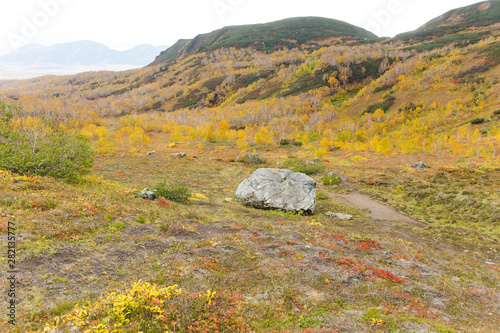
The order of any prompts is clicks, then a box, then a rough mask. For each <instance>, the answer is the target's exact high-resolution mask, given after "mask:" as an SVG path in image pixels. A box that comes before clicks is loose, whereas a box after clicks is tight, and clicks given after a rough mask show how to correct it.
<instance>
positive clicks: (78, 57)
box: [0, 40, 165, 66]
mask: <svg viewBox="0 0 500 333" xmlns="http://www.w3.org/2000/svg"><path fill="white" fill-rule="evenodd" d="M164 48H165V46H153V45H149V44H142V45H137V46H135V47H133V48H131V49H128V50H125V51H118V50H113V49H111V48H110V47H108V46H106V45H104V44H101V43H97V42H94V41H90V40H83V41H76V42H69V43H58V44H54V45H51V46H43V45H40V44H28V45H26V46H24V47H22V48H20V49H18V50H17V51H14V52H12V53H10V54H7V55H3V56H0V63H1V64H16V65H21V66H33V65H35V64H56V65H64V66H68V65H78V66H80V65H125V64H126V65H137V66H144V65H146V64H148V63H149V62H151V61H152V59H154V57H155V56H156V55H157V54H158V53H159V52H160V51H161V50H163V49H164Z"/></svg>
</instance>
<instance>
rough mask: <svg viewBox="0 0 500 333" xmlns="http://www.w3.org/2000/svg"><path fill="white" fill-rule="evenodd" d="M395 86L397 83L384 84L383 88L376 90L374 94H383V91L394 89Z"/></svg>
mask: <svg viewBox="0 0 500 333" xmlns="http://www.w3.org/2000/svg"><path fill="white" fill-rule="evenodd" d="M395 85H396V84H395V83H389V84H384V85H383V86H380V87H377V88H375V90H374V91H373V92H374V93H375V94H376V93H378V92H381V91H386V90H389V89H392V87H394V86H395Z"/></svg>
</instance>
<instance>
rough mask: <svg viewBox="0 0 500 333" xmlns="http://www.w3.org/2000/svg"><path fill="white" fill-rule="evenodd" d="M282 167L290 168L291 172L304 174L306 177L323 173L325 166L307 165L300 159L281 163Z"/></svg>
mask: <svg viewBox="0 0 500 333" xmlns="http://www.w3.org/2000/svg"><path fill="white" fill-rule="evenodd" d="M283 165H284V166H292V167H293V171H295V172H301V173H305V174H306V175H315V174H317V173H320V172H323V171H325V166H323V165H321V164H317V163H311V162H309V163H307V162H306V161H304V160H300V159H289V160H286V161H285V162H284V163H283Z"/></svg>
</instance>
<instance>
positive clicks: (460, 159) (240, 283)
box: [0, 0, 500, 333]
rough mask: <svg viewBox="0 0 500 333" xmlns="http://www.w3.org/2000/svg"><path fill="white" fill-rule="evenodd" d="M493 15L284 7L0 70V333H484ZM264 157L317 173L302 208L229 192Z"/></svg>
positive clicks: (472, 10) (495, 304)
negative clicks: (74, 64)
mask: <svg viewBox="0 0 500 333" xmlns="http://www.w3.org/2000/svg"><path fill="white" fill-rule="evenodd" d="M499 19H500V1H497V0H492V1H486V2H482V3H478V4H476V5H472V6H468V7H464V8H460V9H455V10H453V11H451V12H449V13H446V14H444V15H443V16H441V17H439V18H436V19H435V20H433V21H431V22H429V23H427V24H426V25H424V26H423V27H422V28H421V29H419V30H416V31H413V32H408V33H404V34H401V35H398V36H396V37H394V38H379V37H377V36H375V35H373V34H371V33H370V32H368V31H366V30H364V29H361V28H358V27H355V26H352V25H350V24H347V23H344V22H341V21H337V20H331V19H325V18H313V17H311V18H293V19H287V20H283V21H278V22H273V23H268V24H264V25H250V26H237V27H227V28H224V29H221V30H217V31H214V32H211V33H208V34H202V35H199V36H197V37H195V38H194V39H192V40H180V41H179V42H178V43H176V44H175V45H173V46H172V47H170V48H168V49H167V50H165V51H163V52H162V53H161V54H160V55H159V56H158V57H157V58H156V60H155V61H154V62H152V63H151V64H150V65H148V66H146V67H144V68H140V69H131V70H126V71H99V72H86V73H80V74H76V75H65V76H42V77H37V78H33V79H28V80H9V81H0V120H1V123H2V126H1V128H0V154H1V159H0V238H1V239H2V242H1V246H5V248H7V245H4V244H8V242H9V226H10V225H11V224H15V226H16V234H17V238H16V239H17V240H16V244H15V245H16V261H17V268H18V271H17V273H16V279H17V281H18V284H17V286H18V288H17V294H16V304H17V309H16V310H17V318H16V325H12V324H9V322H8V317H7V316H3V317H0V330H1V331H3V332H51V333H56V332H269V333H270V332H304V333H305V332H311V333H314V332H498V327H500V319H499V318H500V302H499V300H500V294H499V289H498V286H499V285H500V254H499V251H500V244H499V242H500V191H499V186H498V184H499V182H500V160H499V154H500V98H499V96H500V83H499V82H500V66H499V64H500V44H499V40H500V20H499ZM248 153H252V154H257V156H256V157H253V158H246V157H245V156H246V154H248ZM252 156H255V155H252ZM419 162H422V164H418V163H419ZM424 164H425V166H427V167H424V166H423V165H424ZM260 168H285V169H290V170H292V171H297V172H301V173H305V174H307V175H309V176H310V177H312V178H313V179H314V180H315V181H316V183H317V198H316V209H315V211H314V213H313V214H309V215H307V214H302V213H301V212H292V211H281V210H259V209H255V208H251V207H247V206H244V205H242V204H241V203H239V202H238V201H237V200H235V198H234V194H235V192H236V189H237V188H238V185H239V184H240V183H241V182H242V181H243V180H244V179H246V178H248V177H249V176H250V175H251V173H252V172H254V171H256V170H258V169H260ZM144 188H148V189H156V190H158V193H159V195H160V198H158V199H156V200H145V199H141V198H137V197H136V194H137V193H138V192H140V191H141V190H143V189H144ZM332 212H333V213H341V214H348V215H351V216H352V219H350V220H343V219H339V218H335V217H332V215H331V214H329V213H332ZM4 266H5V267H7V263H6V264H5V265H4ZM0 276H1V278H0V279H1V280H2V281H7V278H8V274H7V270H6V269H4V270H2V271H1V273H0ZM2 283H3V282H2ZM5 284H7V282H5ZM2 296H3V299H4V298H5V300H6V301H8V300H7V298H8V297H7V296H4V295H2Z"/></svg>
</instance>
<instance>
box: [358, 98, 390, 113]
mask: <svg viewBox="0 0 500 333" xmlns="http://www.w3.org/2000/svg"><path fill="white" fill-rule="evenodd" d="M395 101H396V97H394V96H388V97H386V98H385V99H384V100H383V101H382V102H379V103H375V104H370V105H368V106H367V107H366V109H365V111H364V112H363V114H367V113H374V112H375V111H377V110H378V109H382V110H384V112H387V111H388V110H389V109H390V108H391V106H392V105H393V104H394V102H395Z"/></svg>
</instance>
